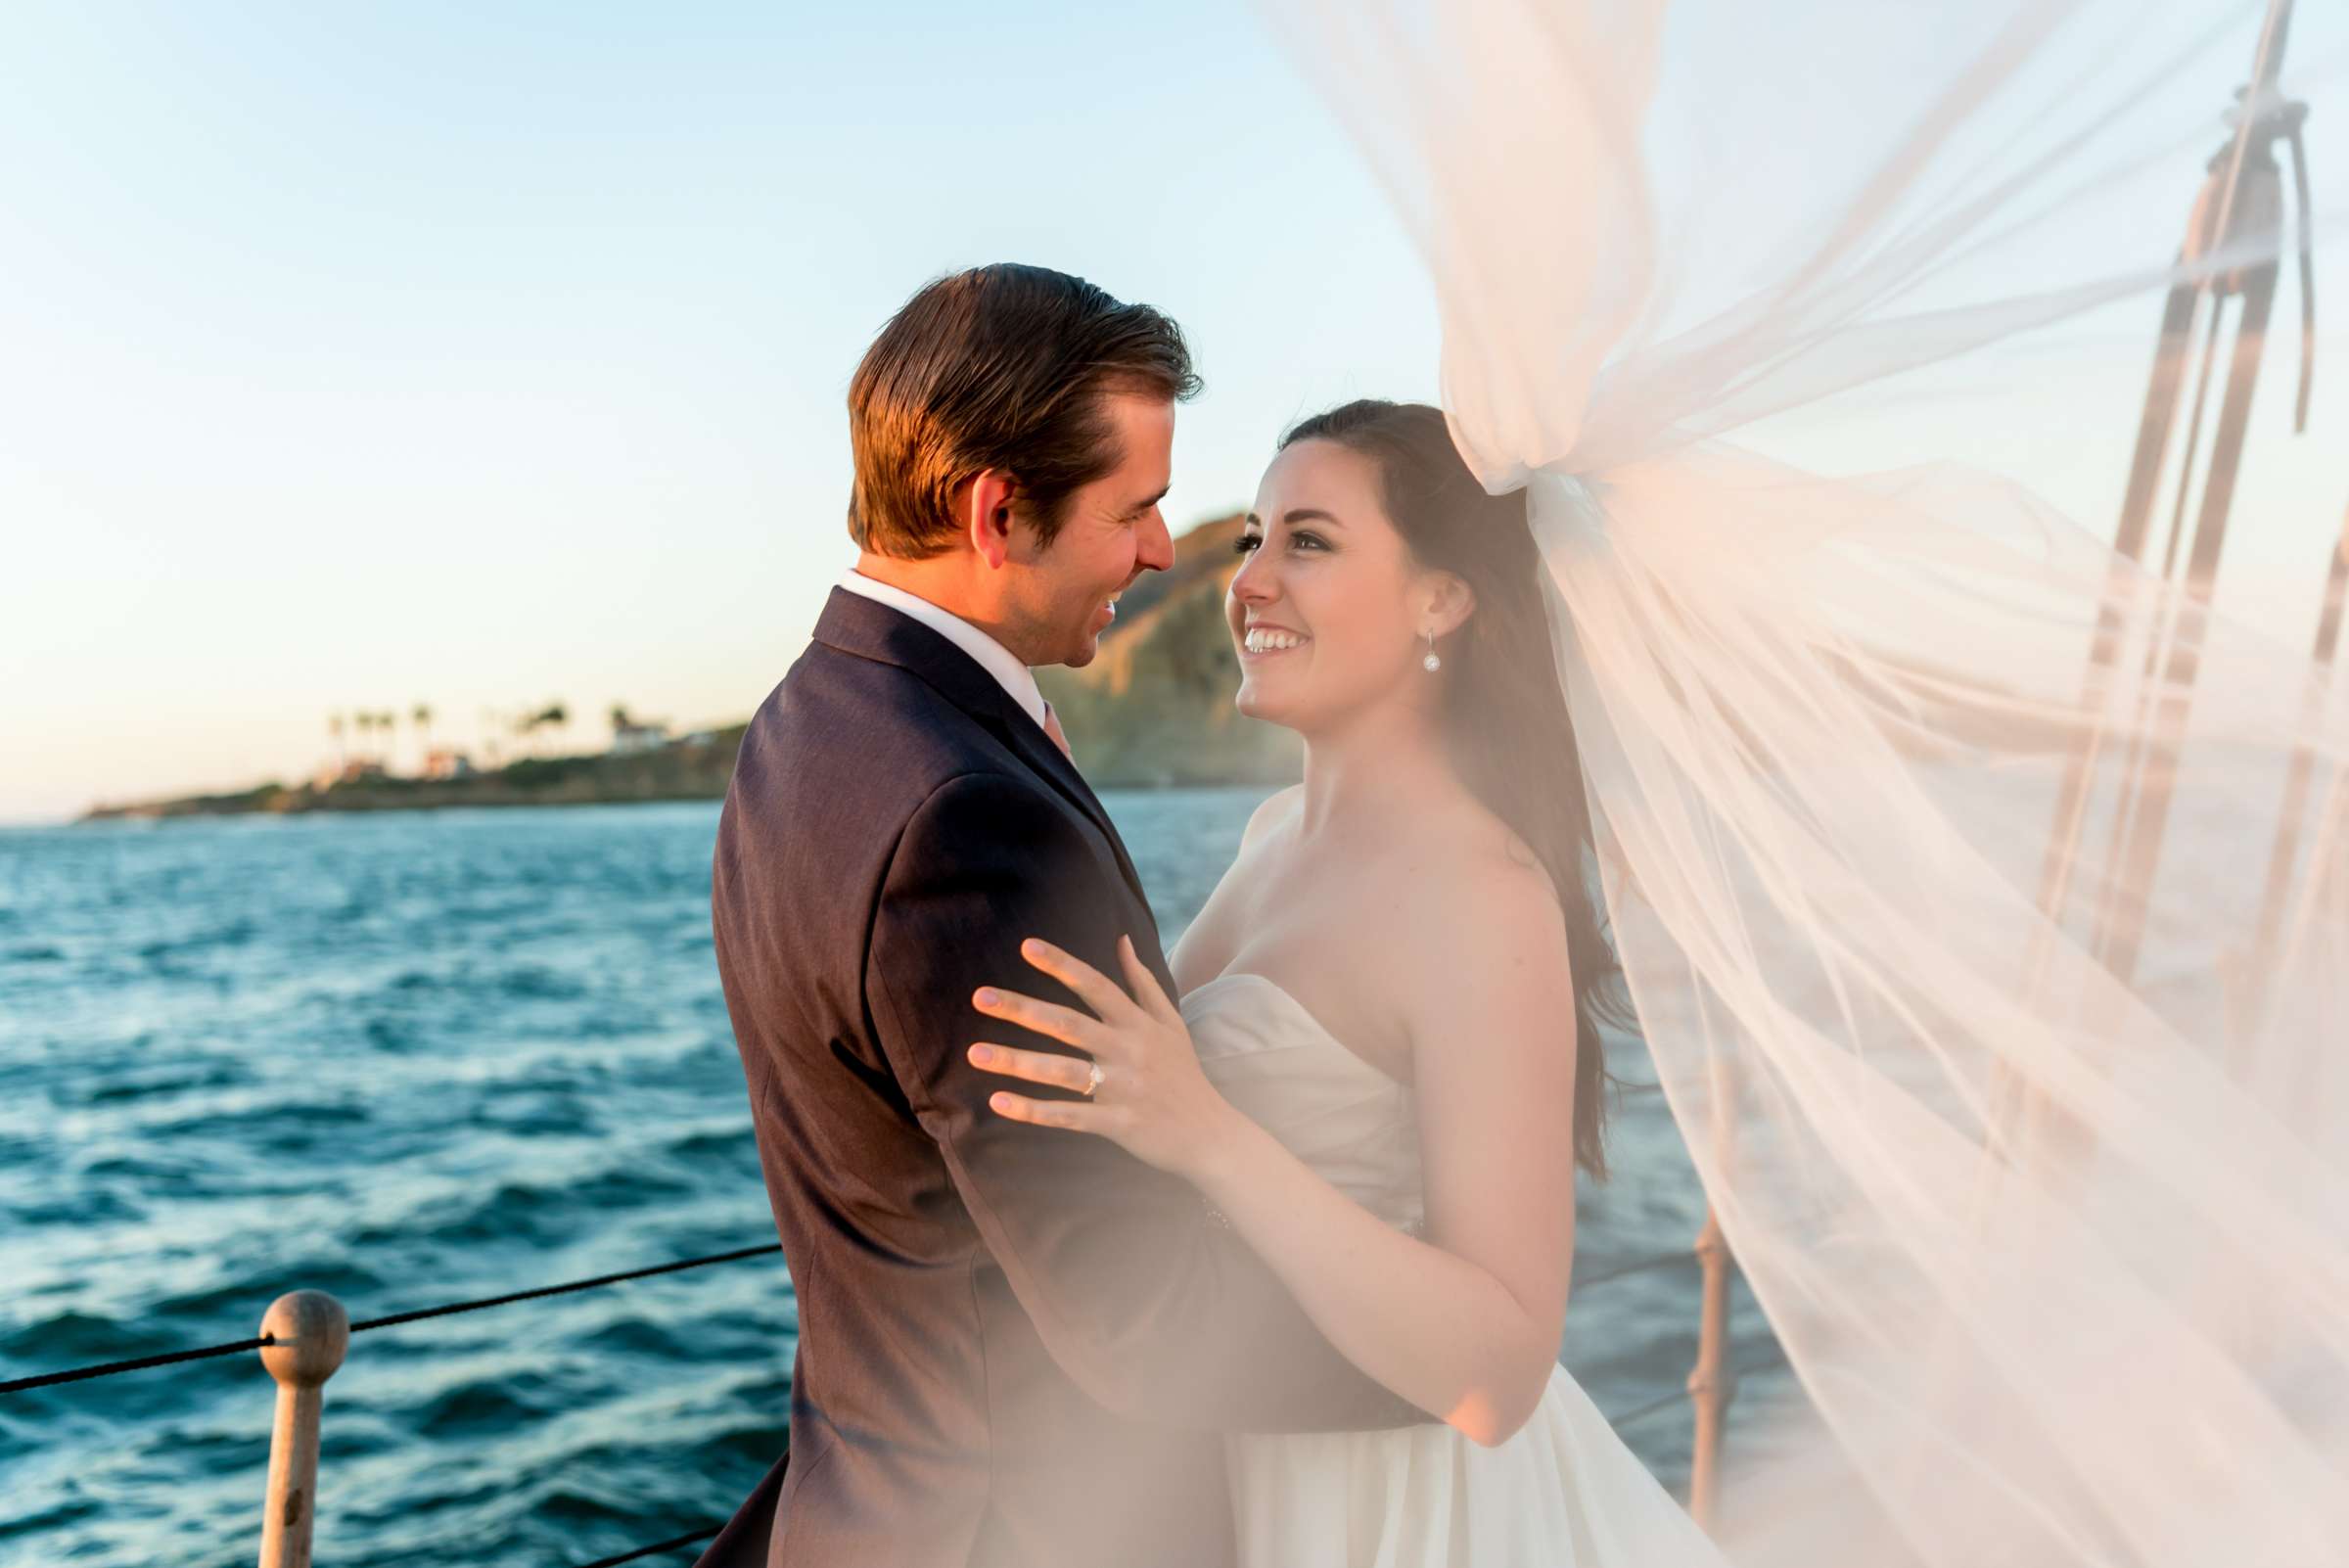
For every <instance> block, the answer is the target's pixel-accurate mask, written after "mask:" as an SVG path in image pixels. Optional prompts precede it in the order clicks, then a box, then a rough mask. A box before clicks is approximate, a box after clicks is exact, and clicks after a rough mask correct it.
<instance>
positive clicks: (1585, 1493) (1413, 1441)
mask: <svg viewBox="0 0 2349 1568" xmlns="http://www.w3.org/2000/svg"><path fill="white" fill-rule="evenodd" d="M1182 1014H1183V1017H1184V1019H1185V1020H1186V1021H1187V1022H1188V1023H1189V1025H1190V1029H1191V1039H1192V1042H1193V1044H1194V1045H1195V1046H1196V1047H1197V1049H1198V1052H1199V1059H1200V1062H1201V1064H1202V1065H1203V1066H1204V1067H1205V1069H1206V1071H1207V1075H1208V1077H1209V1079H1210V1080H1211V1081H1212V1082H1213V1083H1214V1084H1215V1085H1216V1087H1217V1088H1218V1089H1219V1090H1221V1092H1222V1094H1223V1095H1224V1097H1225V1098H1227V1099H1229V1100H1230V1101H1231V1103H1232V1104H1234V1105H1235V1106H1237V1107H1239V1109H1241V1110H1242V1111H1244V1112H1246V1113H1247V1114H1248V1116H1249V1117H1250V1118H1252V1119H1253V1120H1254V1121H1256V1122H1257V1123H1259V1124H1260V1125H1262V1126H1263V1127H1264V1128H1265V1129H1266V1130H1267V1131H1269V1132H1270V1133H1271V1134H1272V1135H1273V1136H1274V1137H1277V1138H1278V1139H1280V1141H1281V1143H1282V1144H1283V1145H1284V1146H1285V1147H1287V1148H1288V1149H1289V1151H1290V1152H1291V1153H1293V1154H1295V1155H1296V1156H1297V1157H1298V1158H1299V1159H1301V1160H1303V1161H1305V1162H1306V1163H1307V1164H1308V1165H1310V1166H1312V1167H1313V1169H1314V1170H1315V1171H1317V1172H1319V1173H1320V1174H1321V1175H1322V1176H1325V1177H1326V1178H1328V1180H1329V1181H1331V1182H1332V1183H1333V1184H1335V1185H1336V1186H1337V1187H1338V1188H1339V1189H1340V1190H1342V1191H1343V1192H1345V1193H1346V1195H1347V1196H1349V1197H1351V1198H1353V1199H1354V1201H1355V1202H1357V1203H1359V1204H1360V1205H1362V1207H1364V1208H1366V1209H1368V1210H1369V1211H1370V1212H1371V1213H1373V1214H1375V1215H1377V1216H1378V1217H1379V1218H1380V1219H1382V1220H1384V1221H1386V1222H1388V1223H1390V1224H1393V1225H1396V1226H1398V1227H1401V1228H1404V1229H1416V1228H1418V1227H1419V1226H1420V1224H1421V1223H1422V1222H1423V1221H1424V1219H1425V1207H1424V1204H1423V1201H1422V1199H1421V1195H1420V1178H1419V1144H1418V1133H1417V1124H1416V1121H1415V1118H1414V1113H1413V1109H1412V1104H1411V1091H1410V1089H1409V1087H1408V1086H1407V1085H1405V1084H1398V1083H1396V1082H1395V1081H1394V1080H1393V1079H1391V1078H1389V1077H1387V1076H1386V1074H1384V1073H1382V1072H1380V1071H1379V1070H1378V1069H1377V1068H1375V1067H1372V1066H1371V1065H1370V1064H1369V1063H1367V1062H1365V1061H1363V1060H1362V1059H1361V1058H1360V1057H1359V1056H1357V1055H1355V1054H1354V1053H1353V1052H1352V1051H1350V1050H1348V1049H1347V1048H1346V1047H1345V1046H1344V1045H1341V1044H1340V1043H1339V1042H1338V1041H1337V1040H1336V1038H1333V1037H1332V1036H1331V1035H1330V1033H1329V1032H1328V1031H1327V1030H1325V1029H1323V1028H1322V1027H1321V1025H1320V1023H1319V1022H1318V1021H1317V1020H1315V1019H1314V1017H1313V1014H1311V1013H1309V1012H1308V1011H1306V1009H1305V1007H1304V1005H1303V1004H1302V1003H1300V1002H1299V1001H1297V1000H1296V998H1294V997H1293V996H1291V995H1290V994H1289V993H1288V992H1285V991H1283V990H1281V989H1280V988H1279V987H1278V986H1276V985H1274V984H1273V983H1272V982H1271V981H1269V980H1267V979H1265V978H1264V977H1263V976H1261V975H1247V974H1234V975H1223V976H1220V977H1218V978H1217V979H1215V980H1212V981H1210V982H1208V983H1207V984H1206V985H1204V986H1201V987H1200V988H1199V989H1198V990H1196V991H1194V992H1190V993H1189V994H1188V995H1187V996H1185V997H1184V998H1183V1002H1182ZM1559 1135H1560V1136H1561V1137H1563V1136H1565V1135H1566V1131H1565V1130H1564V1128H1563V1126H1561V1128H1560V1130H1559ZM1226 1443H1227V1446H1226V1450H1225V1453H1226V1462H1227V1463H1228V1465H1229V1468H1230V1472H1231V1493H1232V1508H1233V1511H1234V1515H1235V1518H1236V1522H1237V1525H1238V1537H1239V1548H1240V1551H1239V1560H1240V1563H1241V1568H1680V1565H1683V1564H1686V1565H1693V1568H1718V1565H1721V1564H1723V1563H1724V1562H1725V1559H1724V1558H1723V1557H1722V1556H1721V1554H1720V1552H1719V1551H1718V1550H1717V1549H1716V1548H1715V1547H1714V1545H1713V1544H1712V1542H1711V1541H1710V1540H1709V1539H1708V1538H1707V1537H1706V1535H1705V1533H1704V1532H1703V1531H1702V1530H1700V1529H1698V1528H1697V1526H1696V1524H1695V1522H1694V1521H1693V1520H1691V1519H1690V1518H1689V1517H1688V1515H1687V1514H1686V1513H1685V1512H1684V1511H1682V1509H1681V1506H1680V1504H1678V1503H1677V1502H1675V1501H1674V1500H1673V1499H1672V1496H1671V1494H1669V1493H1667V1492H1666V1491H1665V1490H1664V1489H1663V1488H1662V1487H1661V1486H1659V1485H1658V1484H1657V1483H1656V1480H1655V1478H1654V1477H1653V1476H1651V1475H1649V1474H1648V1472H1647V1469H1646V1467H1645V1466H1644V1465H1642V1464H1641V1463H1640V1462H1639V1460H1638V1459H1637V1457H1635V1455H1634V1454H1633V1453H1632V1451H1631V1450H1630V1449H1628V1448H1626V1447H1624V1445H1623V1441H1622V1440H1621V1439H1620V1438H1618V1437H1617V1436H1616V1435H1615V1430H1614V1428H1612V1427H1610V1426H1609V1425H1608V1424H1607V1421H1606V1417H1604V1416H1602V1415H1601V1414H1599V1412H1598V1407H1596V1406H1594V1405H1592V1404H1591V1403H1590V1399H1589V1395H1587V1394H1585V1393H1584V1392H1583V1390H1582V1387H1581V1385H1579V1384H1577V1383H1576V1382H1575V1380H1574V1379H1573V1377H1571V1376H1570V1375H1568V1373H1567V1371H1566V1369H1565V1368H1564V1367H1562V1366H1561V1367H1559V1368H1557V1369H1556V1370H1554V1371H1552V1372H1551V1373H1550V1377H1549V1387H1548V1389H1547V1390H1546V1391H1545V1392H1544V1393H1543V1396H1542V1404H1541V1406H1540V1407H1539V1408H1538V1409H1536V1410H1535V1412H1534V1417H1533V1419H1532V1420H1530V1421H1528V1422H1527V1423H1526V1425H1525V1429H1524V1430H1523V1431H1521V1432H1519V1433H1518V1434H1517V1435H1516V1436H1515V1437H1513V1438H1511V1439H1509V1440H1508V1441H1507V1442H1506V1443H1503V1444H1501V1445H1500V1446H1499V1447H1497V1448H1491V1449H1488V1448H1483V1447H1481V1446H1479V1445H1477V1444H1475V1443H1471V1442H1470V1441H1469V1440H1468V1439H1466V1438H1464V1437H1462V1436H1461V1435H1460V1434H1459V1433H1457V1432H1455V1431H1453V1430H1452V1429H1451V1427H1448V1426H1432V1425H1431V1426H1420V1427H1411V1428H1405V1429H1404V1430H1401V1431H1391V1432H1327V1433H1320V1432H1315V1433H1299V1434H1273V1435H1255V1434H1251V1435H1245V1436H1238V1437H1233V1438H1230V1439H1227V1440H1226Z"/></svg>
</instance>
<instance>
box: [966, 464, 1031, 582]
mask: <svg viewBox="0 0 2349 1568" xmlns="http://www.w3.org/2000/svg"><path fill="white" fill-rule="evenodd" d="M1018 494H1019V486H1018V485H1017V484H1014V483H1013V481H1012V478H1011V476H1010V475H1008V474H1006V473H1004V472H1003V471H1002V470H1001V469H994V468H986V469H981V470H980V471H979V472H978V473H977V474H975V475H973V476H972V477H971V478H970V479H969V480H968V481H966V482H965V483H964V484H963V485H962V487H961V488H960V490H958V491H957V492H956V498H957V500H958V502H959V504H960V515H959V516H958V517H957V518H956V519H955V521H957V522H958V523H960V524H961V525H962V531H963V536H964V537H965V538H967V539H969V540H970V544H971V548H972V549H974V550H976V551H978V552H979V559H980V560H982V561H985V562H986V563H987V564H988V565H989V566H990V567H1000V566H1001V565H1002V564H1003V563H1004V562H1005V561H1006V560H1007V559H1009V558H1010V555H1011V527H1012V521H1013V512H1012V501H1013V499H1014V498H1015V497H1016V496H1017V495H1018Z"/></svg>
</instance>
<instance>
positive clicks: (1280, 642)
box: [1246, 626, 1305, 653]
mask: <svg viewBox="0 0 2349 1568" xmlns="http://www.w3.org/2000/svg"><path fill="white" fill-rule="evenodd" d="M1304 644H1305V639H1304V638H1303V637H1300V636H1298V635H1297V634H1296V633H1295V632H1293V631H1269V630H1267V629H1266V628H1265V627H1263V626H1251V627H1249V628H1248V636H1247V641H1246V646H1247V649H1248V651H1249V652H1250V653H1279V652H1282V651H1283V650H1285V649H1289V648H1298V647H1302V646H1304Z"/></svg>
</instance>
